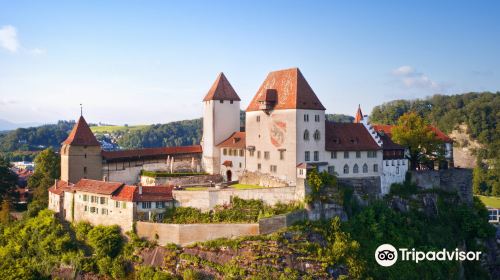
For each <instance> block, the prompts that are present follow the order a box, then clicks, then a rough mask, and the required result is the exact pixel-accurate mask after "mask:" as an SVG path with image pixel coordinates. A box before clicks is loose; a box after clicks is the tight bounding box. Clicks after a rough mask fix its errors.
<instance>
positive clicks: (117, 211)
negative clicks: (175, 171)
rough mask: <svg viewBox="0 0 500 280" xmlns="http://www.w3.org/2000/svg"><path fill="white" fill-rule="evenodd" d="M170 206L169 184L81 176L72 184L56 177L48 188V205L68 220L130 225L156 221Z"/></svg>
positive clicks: (126, 227)
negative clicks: (136, 183)
mask: <svg viewBox="0 0 500 280" xmlns="http://www.w3.org/2000/svg"><path fill="white" fill-rule="evenodd" d="M173 206H174V199H173V197H172V187H170V186H151V187H150V186H133V185H126V184H124V183H121V182H106V181H99V180H91V179H81V180H80V181H78V182H77V183H76V184H68V183H67V182H65V181H62V180H58V181H56V183H55V184H54V185H53V186H52V187H51V188H49V209H51V210H52V211H54V212H56V213H58V214H59V215H60V216H61V217H62V218H64V219H65V220H67V221H71V222H81V221H86V222H89V223H91V224H93V225H119V226H120V227H121V228H122V229H123V230H124V231H128V230H131V229H132V224H133V222H134V221H138V220H139V221H158V220H162V219H163V214H164V213H165V211H166V209H167V208H171V207H173Z"/></svg>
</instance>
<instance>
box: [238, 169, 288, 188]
mask: <svg viewBox="0 0 500 280" xmlns="http://www.w3.org/2000/svg"><path fill="white" fill-rule="evenodd" d="M240 184H245V185H258V186H263V187H288V186H289V185H288V183H287V182H285V181H283V180H280V179H279V178H277V177H273V176H271V175H269V174H263V173H260V172H250V171H243V173H242V174H241V176H240Z"/></svg>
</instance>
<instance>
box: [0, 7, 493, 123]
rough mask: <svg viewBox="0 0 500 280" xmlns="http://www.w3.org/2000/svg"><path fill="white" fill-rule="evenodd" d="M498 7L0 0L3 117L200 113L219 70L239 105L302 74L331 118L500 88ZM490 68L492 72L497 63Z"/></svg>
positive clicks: (142, 118) (149, 119)
mask: <svg viewBox="0 0 500 280" xmlns="http://www.w3.org/2000/svg"><path fill="white" fill-rule="evenodd" d="M499 14H500V2H499V1H342V2H341V1H3V0H0V119H6V120H9V121H12V122H45V123H48V122H55V121H57V120H59V119H75V118H77V117H78V114H79V104H80V103H83V104H84V114H85V116H86V118H87V120H88V121H90V122H98V121H102V122H107V123H115V124H123V123H129V124H146V123H164V122H168V121H174V120H181V119H188V118H195V117H200V116H201V108H202V107H201V105H202V104H201V100H202V98H203V96H204V95H205V93H206V92H207V91H208V89H209V87H210V86H211V84H212V83H213V81H214V79H215V78H216V76H217V73H218V72H220V71H223V72H224V73H225V74H226V76H227V77H228V79H229V81H230V82H231V83H232V85H233V87H234V88H235V90H236V91H237V92H238V94H239V95H240V97H241V98H242V109H245V108H246V105H247V104H248V102H249V101H250V99H251V98H252V97H253V95H254V94H255V92H256V91H257V89H258V87H259V86H260V84H261V83H262V81H263V80H264V78H265V77H266V75H267V73H268V72H269V71H272V70H278V69H283V68H289V67H299V68H300V69H301V71H302V73H303V74H304V76H305V77H306V79H307V80H308V82H309V83H310V85H311V86H312V88H313V89H314V90H315V92H316V94H317V95H318V96H319V98H320V99H321V101H322V102H323V104H324V105H325V106H326V107H327V112H328V113H344V114H351V115H353V114H354V113H355V110H356V108H357V105H358V103H361V105H362V108H363V109H364V111H365V113H369V112H370V111H371V109H372V107H373V106H375V105H378V104H381V103H382V102H385V101H389V100H393V99H401V98H422V97H425V96H429V95H432V94H435V93H443V94H454V93H462V92H468V91H486V90H489V91H498V90H500V72H499V70H498V65H500V16H499ZM495 66H496V67H495Z"/></svg>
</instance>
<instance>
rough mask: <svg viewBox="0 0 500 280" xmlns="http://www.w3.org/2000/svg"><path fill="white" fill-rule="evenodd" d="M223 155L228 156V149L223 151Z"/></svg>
mask: <svg viewBox="0 0 500 280" xmlns="http://www.w3.org/2000/svg"><path fill="white" fill-rule="evenodd" d="M222 154H223V155H225V156H226V155H227V149H226V148H224V149H222Z"/></svg>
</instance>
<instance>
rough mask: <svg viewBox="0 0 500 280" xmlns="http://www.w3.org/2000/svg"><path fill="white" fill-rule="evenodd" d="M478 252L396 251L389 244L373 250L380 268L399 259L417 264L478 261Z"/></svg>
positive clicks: (479, 254)
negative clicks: (425, 262)
mask: <svg viewBox="0 0 500 280" xmlns="http://www.w3.org/2000/svg"><path fill="white" fill-rule="evenodd" d="M481 253H482V252H480V251H476V252H465V251H460V250H458V249H455V250H454V251H448V250H446V249H443V250H440V251H428V252H423V251H416V250H415V248H413V249H411V250H409V249H407V248H399V250H397V249H396V248H394V246H392V245H391V244H382V245H380V246H378V248H377V250H375V260H376V261H377V263H378V264H379V265H381V266H392V265H393V264H395V263H396V261H397V260H398V256H399V259H400V260H401V261H412V262H415V263H418V262H420V261H424V260H426V261H465V260H467V261H478V260H479V257H480V256H481Z"/></svg>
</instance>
